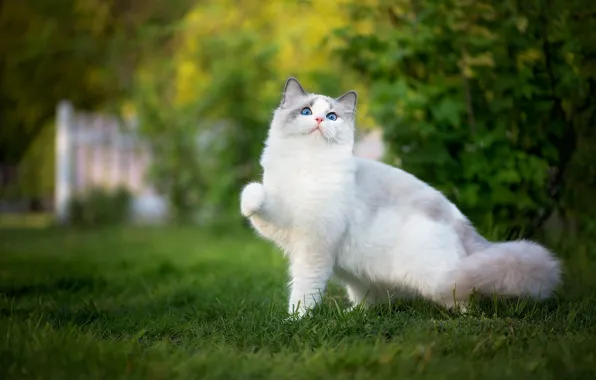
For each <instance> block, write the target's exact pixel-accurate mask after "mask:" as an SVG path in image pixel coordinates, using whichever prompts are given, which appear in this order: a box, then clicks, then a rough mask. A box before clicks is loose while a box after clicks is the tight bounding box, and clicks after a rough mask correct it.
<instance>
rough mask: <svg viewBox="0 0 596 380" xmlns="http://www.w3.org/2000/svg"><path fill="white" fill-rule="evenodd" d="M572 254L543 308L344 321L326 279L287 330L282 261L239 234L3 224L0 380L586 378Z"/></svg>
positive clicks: (416, 305) (356, 316)
mask: <svg viewBox="0 0 596 380" xmlns="http://www.w3.org/2000/svg"><path fill="white" fill-rule="evenodd" d="M582 249H584V248H581V247H580V248H577V247H569V248H568V250H569V252H572V251H573V253H575V255H574V259H573V260H567V261H566V273H567V274H566V278H565V286H564V287H563V288H562V289H561V290H560V292H559V293H558V294H557V296H556V297H555V298H553V299H552V300H549V301H547V302H545V303H533V302H527V301H517V300H515V301H509V302H503V301H498V300H494V301H492V300H487V301H483V302H478V303H475V304H474V305H473V306H472V308H471V310H470V312H469V313H468V314H466V315H459V314H457V313H450V312H446V311H444V310H442V309H440V308H438V307H436V306H434V305H433V304H430V303H426V302H422V301H409V302H401V303H398V304H396V305H384V306H380V307H378V308H375V309H372V310H369V311H357V312H353V313H347V312H345V311H344V307H345V298H344V294H343V292H342V291H341V290H340V288H339V287H337V286H335V285H332V286H331V288H330V292H329V295H328V296H327V297H326V298H325V305H324V306H323V307H322V308H320V309H319V310H317V311H316V312H315V313H314V315H313V316H312V317H311V318H307V319H304V320H302V321H298V322H290V321H287V320H286V315H285V309H286V291H287V289H286V281H287V278H286V263H285V261H284V258H283V257H282V256H281V255H280V254H279V252H277V251H276V249H275V248H273V247H272V246H271V245H269V244H267V243H265V242H263V241H261V240H259V239H257V238H256V237H255V236H254V235H253V234H251V233H250V232H245V233H238V232H236V233H233V234H232V233H226V232H219V233H213V232H207V231H201V230H198V229H192V228H177V229H174V228H157V227H155V228H124V229H102V230H61V229H49V230H28V231H25V230H3V231H0V252H1V253H0V293H1V294H2V296H1V298H0V336H1V338H0V378H2V379H26V378H39V379H50V378H51V379H67V378H68V379H71V378H73V379H74V378H77V379H80V378H106V379H117V378H127V379H128V378H143V379H174V378H180V379H189V378H216V379H217V378H221V379H238V378H255V379H257V378H258V379H261V378H271V379H285V378H288V379H300V378H309V379H312V378H380V379H385V378H412V377H416V378H431V379H441V378H445V379H455V378H458V379H459V378H462V379H463V378H482V379H505V378H509V379H529V378H545V379H570V378H586V379H588V378H593V376H594V374H596V357H595V356H596V303H595V302H594V298H593V289H594V287H593V285H594V284H595V283H596V282H595V281H594V277H596V276H593V275H592V273H594V269H595V268H596V266H595V265H594V262H593V261H591V260H590V259H589V256H588V255H587V254H586V253H585V252H584V253H583V256H582V254H578V253H577V252H580V253H581V252H582V251H581V250H582ZM578 250H579V251H578ZM566 254H567V251H564V252H562V255H566Z"/></svg>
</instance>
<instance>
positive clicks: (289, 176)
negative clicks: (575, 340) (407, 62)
mask: <svg viewBox="0 0 596 380" xmlns="http://www.w3.org/2000/svg"><path fill="white" fill-rule="evenodd" d="M293 81H294V80H292V79H291V80H289V81H288V83H287V85H286V90H285V95H284V100H283V102H282V104H281V106H280V108H279V109H277V110H276V111H275V113H274V117H273V120H272V122H271V127H270V131H269V136H268V138H267V141H266V146H265V149H264V151H263V154H262V157H261V166H262V167H263V169H264V173H263V180H262V184H259V183H256V182H254V183H251V184H248V185H247V186H246V187H245V188H244V189H243V191H242V194H241V212H242V215H244V216H246V217H248V218H249V219H250V222H251V224H252V226H253V227H254V228H255V229H256V231H258V232H259V234H260V235H261V236H263V237H264V238H266V239H268V240H270V241H272V242H274V243H275V244H277V245H278V246H279V247H280V248H281V249H283V251H284V252H285V253H286V254H287V256H288V258H289V263H290V275H291V278H292V281H291V291H290V299H289V311H290V313H292V312H294V311H297V312H298V314H299V315H301V316H302V315H304V314H305V313H306V312H307V311H308V310H309V309H311V308H312V307H314V306H315V305H316V304H317V303H318V302H319V301H320V299H321V296H322V295H323V294H324V292H325V288H326V284H327V281H328V280H329V279H330V277H331V276H332V275H335V276H336V277H337V278H338V279H339V280H340V281H341V282H342V283H343V284H344V285H345V287H346V290H347V293H348V296H349V298H350V300H351V301H352V303H353V304H358V303H363V304H364V305H370V304H373V303H376V302H387V301H388V300H390V299H393V298H394V297H408V296H413V295H420V296H422V297H425V298H427V299H429V300H432V301H435V302H437V303H439V304H441V305H443V306H446V307H452V306H453V305H454V302H456V301H457V302H459V301H465V300H466V298H467V297H468V295H469V294H470V293H471V292H472V291H473V290H474V289H476V290H477V291H479V292H480V293H482V294H486V295H488V294H491V293H492V292H496V293H498V294H502V295H505V296H521V295H527V296H531V297H535V298H545V297H548V296H550V295H551V293H552V291H553V289H554V288H555V287H556V286H557V284H558V283H559V277H560V268H559V262H558V260H556V259H555V258H554V257H553V256H552V255H551V254H550V253H549V252H548V251H547V250H546V249H545V248H543V247H541V246H539V245H537V244H535V243H531V242H506V243H498V244H494V243H490V242H488V241H487V240H485V239H484V238H482V237H481V236H480V235H478V233H477V232H476V231H475V229H474V228H473V227H472V226H471V225H470V224H469V222H468V221H467V219H466V217H465V216H464V215H462V213H461V212H460V211H459V210H458V208H457V207H456V206H455V205H453V204H452V203H451V202H450V201H449V200H448V199H447V198H446V197H444V196H443V195H442V194H441V193H440V192H438V191H436V190H435V189H433V188H432V187H430V186H429V185H427V184H426V183H424V182H422V181H420V180H419V179H417V178H416V177H414V176H413V175H411V174H409V173H406V172H404V171H402V170H400V169H398V168H395V167H391V166H389V165H386V164H383V163H381V162H377V161H372V160H367V159H363V158H358V157H355V156H354V155H353V153H352V150H353V145H354V123H353V117H350V109H349V108H350V102H351V101H353V103H354V104H353V105H351V107H352V108H353V107H354V106H355V101H356V98H355V94H354V95H353V99H352V98H351V97H347V98H346V99H347V100H342V99H340V100H339V101H338V100H334V99H331V98H328V97H325V96H322V95H313V94H306V93H305V92H304V91H303V90H302V88H301V86H300V85H299V84H298V82H297V81H295V82H293ZM309 100H310V102H311V103H312V107H311V109H312V112H313V114H312V115H310V116H303V115H299V116H297V117H296V118H295V119H293V120H291V119H289V118H288V115H290V112H292V110H296V109H298V108H299V107H302V106H303V105H304V104H305V103H307V102H308V101H309ZM342 107H343V109H342ZM336 109H338V110H339V109H342V113H341V114H339V113H338V115H342V116H340V117H339V118H338V119H337V120H335V121H331V120H328V119H325V121H323V123H321V131H318V130H316V131H315V132H313V133H309V131H311V130H312V129H313V128H314V127H316V125H317V123H316V122H315V121H314V118H315V117H316V116H321V117H324V116H325V115H326V114H327V113H328V112H330V111H335V110H336ZM351 111H352V112H353V111H354V110H353V109H352V110H351Z"/></svg>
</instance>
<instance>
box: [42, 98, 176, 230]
mask: <svg viewBox="0 0 596 380" xmlns="http://www.w3.org/2000/svg"><path fill="white" fill-rule="evenodd" d="M121 127H122V125H121V123H119V121H118V119H116V118H114V117H110V116H107V115H103V114H97V113H84V112H78V111H75V110H74V108H73V106H72V105H71V104H70V103H69V102H66V101H65V102H61V103H60V104H59V105H58V108H57V120H56V187H55V195H54V196H55V200H54V201H55V212H56V216H57V218H58V220H59V221H61V222H66V221H68V207H67V205H68V200H69V199H70V198H71V197H72V196H76V195H78V194H84V193H85V191H87V190H89V189H91V188H92V187H103V188H106V189H115V188H117V187H119V186H122V187H125V188H127V189H128V190H129V191H130V192H131V193H132V194H133V202H132V209H131V210H130V211H131V213H132V216H133V218H135V219H146V220H158V219H161V218H163V217H165V215H166V204H165V201H164V199H163V198H162V197H161V196H159V195H158V194H157V193H156V192H155V191H154V189H153V188H152V187H151V186H150V185H149V184H148V182H147V181H146V177H145V176H146V174H147V170H148V168H149V165H150V164H151V154H150V151H149V148H148V146H147V144H145V143H144V142H143V141H142V140H141V139H140V138H139V137H138V136H137V134H136V133H135V132H134V130H133V129H132V128H128V129H126V130H124V129H123V128H121Z"/></svg>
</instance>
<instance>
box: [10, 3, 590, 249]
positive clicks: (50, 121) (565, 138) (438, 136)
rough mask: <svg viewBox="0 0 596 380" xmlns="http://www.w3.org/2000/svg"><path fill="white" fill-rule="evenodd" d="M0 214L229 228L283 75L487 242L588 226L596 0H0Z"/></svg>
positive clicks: (18, 219) (235, 222) (359, 150)
mask: <svg viewBox="0 0 596 380" xmlns="http://www.w3.org/2000/svg"><path fill="white" fill-rule="evenodd" d="M0 7H1V13H0V28H1V32H0V33H1V35H2V38H1V40H0V73H1V74H0V75H1V78H0V107H1V109H0V123H1V131H0V185H1V190H0V221H1V223H2V224H5V225H11V224H23V223H25V224H27V223H28V224H32V225H39V226H46V225H50V224H54V223H64V224H68V225H103V224H122V223H164V224H165V223H167V224H173V223H180V224H189V223H190V224H196V225H202V226H223V227H225V228H233V227H236V226H242V225H245V221H243V220H242V218H241V217H240V215H239V212H238V198H239V193H240V190H241V188H242V186H243V185H244V184H245V183H246V182H248V181H250V180H255V179H257V178H258V177H259V175H260V173H261V172H260V168H259V165H258V158H259V155H260V153H261V150H262V147H263V140H264V138H265V136H266V132H267V128H268V124H269V121H270V117H271V114H272V111H273V109H274V108H275V107H276V106H277V105H278V103H279V100H280V96H281V91H282V89H283V84H284V81H285V80H286V79H287V77H289V76H296V77H297V78H298V79H299V80H300V81H301V82H302V83H303V85H304V86H305V88H306V89H307V90H308V91H311V92H319V93H325V94H328V95H330V96H338V95H340V94H341V93H343V92H345V91H347V90H350V89H354V90H357V91H358V92H359V95H360V98H359V114H358V124H357V127H358V144H357V147H356V154H358V155H361V156H366V157H370V158H373V159H378V160H383V161H385V162H387V163H390V164H392V165H396V166H398V167H401V168H403V169H405V170H407V171H410V172H411V173H413V174H414V175H416V176H418V177H419V178H421V179H422V180H424V181H426V182H428V183H430V184H431V185H432V186H435V187H436V188H438V189H440V190H441V191H443V192H444V193H445V194H446V195H447V196H448V197H449V198H450V199H451V200H452V201H453V202H455V203H456V204H457V205H458V206H459V207H460V208H461V209H462V211H463V212H464V213H466V214H467V215H469V217H470V218H471V220H472V221H473V222H474V224H475V225H477V226H478V228H479V229H480V230H481V231H482V232H484V233H487V232H490V233H491V234H492V236H498V237H500V238H513V237H520V236H522V237H536V236H542V237H544V236H547V237H549V238H553V239H559V240H577V239H585V241H588V239H591V238H592V237H595V236H596V222H595V219H594V216H595V215H596V202H594V196H595V189H596V128H595V127H596V101H595V100H596V32H595V31H596V21H595V20H596V17H594V16H595V15H596V2H594V1H593V0H572V1H563V0H548V1H530V0H528V1H520V0H516V1H510V0H503V1H500V2H493V1H483V0H477V1H472V0H447V1H444V0H441V1H438V0H395V1H384V0H359V1H354V0H342V1H330V0H328V1H298V0H294V1H284V0H275V1H273V0H271V1H267V2H261V1H255V0H245V1H222V0H218V1H210V0H203V1H197V0H169V1H157V0H142V1H141V0H120V1H119V0H29V1H0Z"/></svg>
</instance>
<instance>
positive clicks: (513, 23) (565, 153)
mask: <svg viewBox="0 0 596 380" xmlns="http://www.w3.org/2000/svg"><path fill="white" fill-rule="evenodd" d="M580 4H582V5H583V6H585V8H584V9H582V10H579V9H577V8H578V7H579V6H580ZM588 9H591V10H592V13H590V11H589V10H588ZM593 12H594V3H593V2H586V1H572V2H563V1H554V2H539V1H528V2H517V1H503V2H498V3H495V2H486V1H473V2H472V1H464V0H450V1H435V0H425V1H417V2H410V1H398V2H395V3H392V5H387V3H385V2H381V5H378V6H374V7H373V6H366V5H361V6H354V9H353V17H354V18H356V19H358V18H373V19H376V20H379V23H378V26H377V29H378V30H377V33H373V34H368V35H362V34H358V33H356V32H354V31H352V30H351V29H350V28H345V29H342V30H339V31H338V33H339V35H340V36H341V37H343V38H344V40H345V41H346V42H347V43H346V46H345V47H344V48H342V49H341V50H340V51H339V53H340V54H341V58H342V61H343V62H344V63H346V64H347V65H348V66H349V67H350V68H352V69H355V70H357V71H358V72H359V73H360V74H361V75H362V76H363V77H365V78H367V79H368V81H369V83H370V86H371V93H372V94H371V95H372V98H371V99H369V100H368V101H370V102H372V103H373V105H372V107H371V108H372V114H373V116H374V117H375V118H376V119H377V121H378V122H379V124H380V125H381V126H382V128H383V129H384V136H385V139H386V142H387V143H388V145H389V148H390V150H391V153H392V155H391V157H390V158H392V159H397V161H396V162H401V164H402V166H403V168H404V169H406V170H408V171H410V172H412V173H414V174H415V175H417V176H419V177H421V178H422V179H423V180H425V181H427V182H429V183H431V184H432V185H434V186H436V187H438V188H439V189H440V190H442V191H443V192H444V193H445V194H446V195H447V196H448V197H450V198H451V199H452V200H453V201H455V202H456V203H457V204H458V206H460V207H461V208H462V210H463V211H464V212H465V213H466V214H468V215H469V216H470V217H471V219H472V220H473V221H474V222H475V223H476V224H478V225H479V227H481V228H482V229H486V228H488V227H491V226H506V227H507V228H508V229H509V230H510V231H511V233H512V234H517V233H519V232H523V231H524V230H527V231H526V232H527V233H532V232H533V231H532V230H533V228H534V227H537V226H538V225H539V224H541V223H542V222H543V221H544V219H545V217H546V216H548V215H549V214H550V213H551V211H552V210H553V209H554V208H556V207H560V206H561V205H562V199H563V198H564V195H565V193H566V192H567V193H568V192H570V191H571V190H570V187H569V186H568V183H565V178H566V176H567V175H568V173H569V170H568V169H569V167H570V164H571V162H572V159H573V155H574V153H575V152H576V144H577V141H578V139H579V140H581V139H582V138H584V137H586V136H587V134H588V132H586V131H587V130H588V129H590V130H593V129H594V128H593V126H594V124H595V123H594V117H595V115H596V114H595V113H594V111H595V109H596V108H595V105H594V103H593V102H592V103H591V104H590V101H591V100H593V99H594V94H595V91H596V90H595V88H594V78H595V76H594V72H593V69H592V71H591V72H589V71H587V68H588V67H593V64H591V63H589V62H588V61H589V59H590V58H589V57H590V54H592V52H594V45H591V46H590V45H589V44H587V43H586V42H587V40H590V41H593V39H594V38H593V37H586V36H585V34H576V33H575V28H577V25H578V24H582V23H585V24H584V26H585V25H588V24H590V25H592V24H593V23H594V21H593V17H591V16H588V15H590V14H593ZM582 14H583V15H586V17H585V18H581V17H579V16H580V15H582ZM582 40H584V42H583V43H582ZM590 133H591V132H590ZM591 134H592V135H593V133H591ZM578 136H579V137H578ZM592 141H594V140H593V138H592ZM583 156H584V158H583V160H584V162H583V163H580V162H577V164H578V165H579V166H580V167H582V168H585V167H586V165H587V162H585V161H587V160H589V159H590V158H591V159H592V163H590V168H591V174H590V177H591V179H590V181H592V184H593V183H594V182H593V181H594V178H596V177H594V171H593V168H594V166H593V165H594V160H593V158H594V153H593V152H592V153H588V152H587V151H585V150H584V153H583ZM588 156H589V157H588ZM577 160H579V158H576V161H577ZM576 170H577V169H576ZM592 189H593V188H592ZM580 211H583V210H580Z"/></svg>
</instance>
